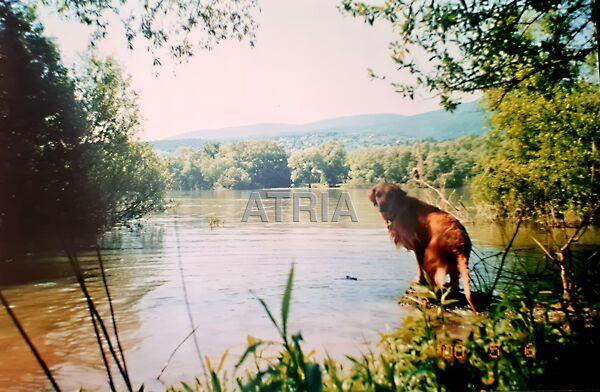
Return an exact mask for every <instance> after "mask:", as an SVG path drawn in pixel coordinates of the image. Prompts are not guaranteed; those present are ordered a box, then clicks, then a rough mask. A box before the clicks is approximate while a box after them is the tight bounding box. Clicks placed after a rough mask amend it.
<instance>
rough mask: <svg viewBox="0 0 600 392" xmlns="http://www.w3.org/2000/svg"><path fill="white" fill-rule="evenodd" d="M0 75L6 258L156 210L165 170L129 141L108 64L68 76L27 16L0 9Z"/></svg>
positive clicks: (0, 217)
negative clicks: (35, 246)
mask: <svg viewBox="0 0 600 392" xmlns="http://www.w3.org/2000/svg"><path fill="white" fill-rule="evenodd" d="M0 69H1V70H2V78H1V85H0V115H1V121H2V132H1V133H0V168H1V169H0V175H1V177H0V201H1V203H0V242H2V243H3V244H4V246H3V247H2V252H3V257H5V256H6V257H8V255H9V253H12V251H15V252H17V251H23V250H26V249H28V248H30V247H31V246H32V245H33V244H35V243H39V242H43V243H46V244H52V243H54V244H56V243H59V242H60V241H61V240H63V239H64V238H68V237H70V236H75V237H82V238H86V237H87V238H94V236H95V234H97V233H98V231H99V230H101V229H103V228H106V227H109V226H112V225H114V224H116V223H119V222H123V221H126V220H128V219H131V218H136V217H139V216H141V215H142V214H144V213H146V212H148V211H150V210H152V209H155V208H159V207H160V205H161V203H162V197H163V193H164V191H165V189H166V182H165V179H166V178H165V177H164V175H163V168H162V163H161V162H160V161H159V160H158V158H157V156H156V155H155V154H154V152H153V151H152V150H151V149H150V147H148V146H147V145H144V144H140V143H139V142H137V141H136V139H135V133H136V131H137V130H138V129H139V120H138V111H137V105H136V102H135V95H134V94H132V93H131V92H130V87H129V83H128V81H127V79H125V78H123V76H122V74H121V70H120V68H119V67H118V66H117V65H116V64H115V63H114V62H113V61H112V60H110V59H108V60H99V59H97V58H89V59H87V60H86V61H85V63H84V64H83V65H82V66H81V67H80V68H78V69H77V70H76V72H75V74H74V75H73V73H71V72H69V71H68V69H67V68H66V67H65V66H64V65H63V64H62V63H61V61H60V55H59V53H58V51H57V49H56V47H55V46H54V44H53V43H52V42H51V41H49V40H48V39H46V38H45V37H44V36H43V30H42V27H41V26H40V25H39V24H37V23H36V22H35V15H34V14H33V13H32V12H31V11H30V10H28V9H26V8H18V7H16V6H15V7H11V6H7V5H6V4H4V3H0ZM8 245H10V249H9V246H8Z"/></svg>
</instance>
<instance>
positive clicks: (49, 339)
mask: <svg viewBox="0 0 600 392" xmlns="http://www.w3.org/2000/svg"><path fill="white" fill-rule="evenodd" d="M340 192H341V190H339V189H335V190H334V189H332V190H329V194H330V197H329V199H330V200H329V219H328V220H330V219H331V215H332V214H333V211H334V210H335V206H336V203H337V200H338V196H339V194H340ZM348 192H349V194H350V196H351V199H352V201H353V206H354V208H355V210H356V214H357V217H358V222H352V221H351V220H350V219H349V218H348V217H342V218H341V219H340V221H339V222H321V221H319V222H315V223H311V222H308V214H307V213H305V212H303V213H301V221H300V222H293V221H292V211H291V203H290V202H289V200H288V201H286V202H285V203H284V206H283V215H282V220H283V222H275V212H274V209H275V203H274V202H273V201H272V200H270V201H265V203H264V204H265V208H266V212H267V215H268V217H269V220H270V222H269V223H263V222H261V221H260V219H259V218H258V217H251V218H250V219H249V221H248V222H246V223H244V222H241V217H242V214H243V212H244V208H245V206H246V203H247V201H248V198H249V195H250V192H249V191H202V192H192V193H173V194H172V195H171V206H170V208H168V209H167V210H166V211H165V212H162V213H159V214H155V215H153V216H150V217H148V218H147V219H144V220H143V221H141V224H139V225H134V226H133V227H131V228H120V229H115V230H113V231H111V232H109V233H107V234H106V235H105V236H104V237H103V239H102V248H103V251H102V254H103V259H104V263H105V265H106V271H107V274H108V281H109V285H110V288H111V294H112V296H113V298H114V306H115V310H116V315H117V321H118V325H119V328H120V334H121V339H122V341H123V345H124V347H125V354H126V357H127V363H128V366H129V371H130V373H131V375H132V378H133V381H134V384H135V385H140V384H141V383H144V384H145V385H146V387H147V388H148V389H149V390H159V389H162V388H164V387H165V386H167V385H171V384H174V383H177V382H178V381H181V380H188V381H189V380H193V377H194V376H195V375H199V374H200V373H201V367H200V364H199V361H198V356H197V353H196V350H195V348H194V344H193V340H192V339H189V340H187V341H186V342H185V343H184V344H183V345H182V346H181V348H180V349H179V350H178V351H177V352H176V353H175V355H174V356H173V359H172V361H171V363H170V365H169V367H168V368H167V369H166V371H165V372H164V374H163V376H162V378H161V381H157V380H156V376H157V374H158V373H159V372H160V369H161V368H162V367H163V365H164V363H165V361H167V359H168V358H169V356H170V354H171V353H172V352H173V350H174V349H175V347H176V346H177V345H178V344H179V343H180V342H181V341H182V339H183V338H184V337H185V336H186V335H187V334H188V333H189V332H190V331H191V329H192V327H191V323H190V315H189V314H188V311H187V309H188V306H186V300H185V296H184V284H185V290H186V291H187V298H188V305H189V309H190V311H191V312H190V313H191V318H192V319H193V322H194V324H195V325H196V326H197V327H198V329H197V330H196V337H197V342H198V347H199V349H200V351H201V354H202V355H208V356H209V357H211V358H213V359H214V358H218V357H219V356H220V355H221V354H222V353H223V352H224V351H225V350H228V349H229V350H230V351H229V355H230V357H232V358H237V357H239V355H240V354H241V353H242V352H243V349H244V347H245V342H246V338H247V335H253V336H256V337H259V338H267V339H272V338H275V337H276V335H275V330H274V328H273V327H272V326H271V324H270V321H269V320H268V318H267V316H266V314H265V313H264V312H263V310H262V309H261V307H260V304H259V303H258V301H257V299H256V297H257V296H258V297H261V298H263V299H264V300H265V301H266V302H267V303H268V304H269V305H270V306H271V308H272V309H273V311H274V313H276V314H279V304H280V301H281V296H282V292H283V287H284V284H285V280H286V276H287V273H288V271H289V269H290V266H291V264H292V263H294V265H295V269H296V279H295V282H294V292H293V300H292V306H291V326H290V329H291V330H292V331H302V335H303V336H304V338H305V340H306V344H307V347H309V348H314V349H315V350H316V351H317V353H318V355H321V356H322V355H323V354H324V353H325V352H328V353H330V354H331V355H333V356H338V355H342V354H356V353H358V352H360V350H361V349H365V348H366V347H365V342H370V343H371V344H373V343H376V342H377V337H378V335H377V332H379V331H385V330H390V329H393V328H394V327H396V326H398V325H399V323H400V322H401V318H402V316H403V315H404V314H406V312H407V311H408V310H407V309H406V308H404V307H401V306H400V305H398V304H397V301H396V298H397V297H399V296H400V295H402V293H403V292H404V291H405V290H406V289H407V288H408V286H409V284H410V281H411V279H413V278H414V277H415V275H416V263H415V261H414V256H413V255H412V254H411V253H408V252H407V251H405V250H398V249H396V248H395V247H394V246H393V245H392V243H391V242H390V240H389V237H388V235H387V230H386V228H385V225H384V223H383V222H382V221H381V219H380V218H379V216H378V214H377V211H376V210H375V208H373V206H372V205H371V204H370V203H369V202H368V200H367V191H366V190H364V189H363V190H360V189H351V190H348ZM319 206H320V198H319ZM318 216H319V220H320V209H318ZM210 218H218V219H219V220H220V222H219V223H220V224H219V225H218V227H212V228H211V227H210V224H209V222H210V220H211V219H210ZM466 226H467V228H468V231H469V233H470V235H471V237H472V239H473V242H474V244H475V246H476V249H477V250H478V251H479V252H480V253H484V254H490V253H494V252H497V251H498V250H499V249H502V247H503V246H504V244H505V243H507V242H508V238H509V237H510V234H511V228H507V227H505V226H501V225H492V224H489V223H482V224H476V223H475V222H468V223H467V224H466ZM598 237H599V236H598V232H597V231H592V232H591V233H589V234H588V236H587V237H586V238H588V239H589V241H592V242H593V241H596V243H597V240H598ZM516 247H517V248H519V247H520V248H528V247H529V248H530V247H532V243H531V241H530V239H528V237H527V235H526V234H523V235H522V236H520V237H519V238H518V240H517V243H516ZM80 262H81V263H82V265H83V267H84V269H85V271H86V272H85V275H86V280H87V282H88V285H89V286H90V289H91V292H92V294H93V296H94V297H95V299H96V301H97V302H98V303H99V304H100V309H101V311H102V312H103V314H106V312H107V307H106V304H105V301H104V300H103V299H104V295H103V294H104V291H103V287H102V285H101V278H100V275H99V272H98V263H97V259H96V258H95V257H94V254H93V253H92V252H83V253H82V254H80ZM346 276H351V277H354V278H356V280H351V279H346ZM182 277H183V280H184V281H183V282H182ZM0 285H2V287H3V292H4V294H5V296H6V297H7V299H8V300H9V301H10V303H11V304H12V306H13V310H14V312H15V313H16V314H17V316H18V317H19V318H20V320H21V322H22V323H23V325H24V327H25V329H26V330H27V332H28V333H29V335H30V336H31V337H32V340H33V342H34V343H35V345H36V346H37V348H38V349H39V351H40V353H41V355H42V356H43V358H44V359H45V360H46V362H47V363H48V364H49V366H50V367H51V369H52V371H53V373H54V374H55V375H56V377H57V380H58V383H59V385H61V386H62V387H63V388H64V389H67V390H72V389H76V388H78V387H79V386H82V387H84V388H86V389H88V388H89V389H101V390H104V389H107V384H106V381H105V375H104V371H103V368H102V365H101V364H102V362H101V360H100V356H99V354H98V349H97V345H96V341H95V337H94V335H93V332H92V327H91V324H90V322H89V313H88V310H87V307H86V304H85V301H84V299H83V297H82V294H81V292H80V291H79V288H78V285H77V282H76V281H75V279H74V278H73V277H72V272H71V269H70V266H69V264H68V262H67V260H66V259H65V258H64V257H63V256H62V255H52V254H35V255H30V256H29V257H28V258H27V260H24V261H22V262H19V263H6V264H0ZM106 319H107V320H108V316H107V317H106ZM0 353H1V354H0V390H31V389H39V388H43V387H46V386H48V384H47V382H46V380H45V377H44V374H43V373H42V371H41V370H40V369H39V368H38V365H37V363H36V362H35V360H34V357H33V356H32V354H31V353H30V351H29V350H28V349H27V347H26V345H25V344H24V342H23V341H22V339H21V338H20V336H19V335H18V333H17V331H16V329H15V328H14V326H13V324H12V323H11V321H10V319H9V318H8V316H7V314H6V312H5V311H4V310H3V309H2V310H0Z"/></svg>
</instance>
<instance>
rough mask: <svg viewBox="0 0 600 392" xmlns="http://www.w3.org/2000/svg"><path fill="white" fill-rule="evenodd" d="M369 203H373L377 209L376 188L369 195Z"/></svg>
mask: <svg viewBox="0 0 600 392" xmlns="http://www.w3.org/2000/svg"><path fill="white" fill-rule="evenodd" d="M369 201H370V202H371V203H373V205H374V206H375V207H377V199H375V188H373V189H371V193H370V194H369Z"/></svg>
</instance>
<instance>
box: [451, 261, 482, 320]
mask: <svg viewBox="0 0 600 392" xmlns="http://www.w3.org/2000/svg"><path fill="white" fill-rule="evenodd" d="M456 261H457V263H458V272H460V277H461V279H462V281H463V286H464V288H465V297H466V298H467V302H468V303H469V307H470V308H471V310H472V311H473V313H477V310H476V309H475V305H473V300H472V299H471V278H470V277H469V257H468V256H466V255H464V254H459V255H457V257H456Z"/></svg>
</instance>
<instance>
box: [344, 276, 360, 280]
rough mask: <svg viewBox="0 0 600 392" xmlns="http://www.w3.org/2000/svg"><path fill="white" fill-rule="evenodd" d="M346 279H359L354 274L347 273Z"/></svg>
mask: <svg viewBox="0 0 600 392" xmlns="http://www.w3.org/2000/svg"><path fill="white" fill-rule="evenodd" d="M346 280H358V278H355V277H354V276H350V275H346Z"/></svg>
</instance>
